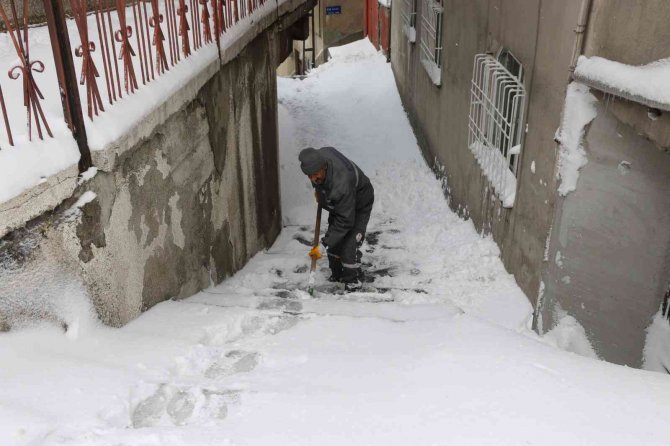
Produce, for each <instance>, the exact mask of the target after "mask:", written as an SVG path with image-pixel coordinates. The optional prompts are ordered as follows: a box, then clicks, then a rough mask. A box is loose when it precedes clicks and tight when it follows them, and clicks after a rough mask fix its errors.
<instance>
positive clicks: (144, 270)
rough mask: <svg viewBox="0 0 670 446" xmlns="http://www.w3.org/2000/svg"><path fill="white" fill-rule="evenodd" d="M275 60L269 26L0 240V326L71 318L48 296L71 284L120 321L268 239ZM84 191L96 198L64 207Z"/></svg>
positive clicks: (192, 287)
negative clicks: (50, 206)
mask: <svg viewBox="0 0 670 446" xmlns="http://www.w3.org/2000/svg"><path fill="white" fill-rule="evenodd" d="M277 59H278V42H277V37H276V30H275V29H273V28H271V29H269V30H267V31H265V32H262V33H261V34H260V35H258V37H256V38H255V39H254V40H253V41H252V42H251V43H249V44H248V45H247V46H246V47H245V48H244V49H243V50H242V51H241V53H240V54H239V55H238V56H237V57H236V58H234V59H233V60H232V61H230V62H228V63H227V64H226V65H225V66H223V67H222V68H221V70H220V71H218V72H216V73H215V74H214V75H213V76H212V78H211V79H210V80H209V81H208V82H207V83H205V84H204V86H202V87H201V88H200V90H199V92H198V94H197V96H196V97H195V99H193V100H191V101H189V102H187V103H186V104H184V105H183V106H182V107H181V108H180V109H179V110H178V111H177V112H176V113H172V114H171V115H169V116H168V117H167V118H166V119H165V120H164V121H163V122H162V123H160V124H158V125H156V126H155V127H154V128H153V130H152V131H151V132H150V133H149V135H148V136H147V137H144V138H142V139H141V140H140V141H139V142H137V143H135V144H134V145H133V146H132V147H127V148H124V149H123V150H120V151H119V155H118V156H117V157H114V159H113V161H110V163H109V164H107V165H105V170H103V171H100V172H99V173H98V174H97V176H96V177H95V178H94V179H92V180H91V181H90V182H88V183H87V184H85V185H83V186H81V187H80V188H79V189H78V190H77V191H76V192H75V197H74V198H71V199H68V200H66V201H65V202H64V203H63V204H61V205H60V206H59V207H57V208H56V209H55V210H54V211H53V212H51V213H47V214H45V215H43V216H41V217H39V218H37V219H36V220H34V221H32V222H30V223H29V224H28V225H27V226H26V227H24V228H22V229H18V230H15V231H13V232H11V233H10V234H8V235H7V236H6V237H4V238H3V239H2V241H0V290H2V295H0V314H2V315H3V316H2V318H0V325H2V324H4V325H5V327H4V328H7V326H8V325H11V324H12V321H13V320H16V318H17V317H18V318H21V317H23V316H26V317H32V316H40V317H52V318H56V319H59V320H64V321H65V322H66V323H71V321H70V320H69V319H68V318H67V317H63V316H62V315H61V314H60V313H59V312H61V310H56V308H60V307H59V305H58V299H57V298H56V297H54V296H69V295H72V292H70V291H68V289H67V288H68V287H71V286H74V287H75V288H77V290H78V291H77V292H78V293H80V294H81V293H83V294H84V295H85V294H88V296H90V298H91V300H92V302H93V306H94V308H95V310H96V311H97V313H98V315H99V316H100V318H101V319H102V320H103V321H104V322H105V323H108V324H111V325H116V326H118V325H122V324H124V323H126V322H128V321H129V320H131V319H133V318H134V317H136V316H137V315H139V313H140V312H141V311H143V310H145V309H147V308H149V307H151V306H153V305H155V304H156V303H158V302H161V301H163V300H165V299H169V298H181V297H186V296H189V295H192V294H194V293H195V292H197V291H199V290H201V289H203V288H205V287H207V286H209V285H210V284H211V283H212V282H214V283H218V282H220V281H221V280H223V279H224V278H225V277H227V276H230V275H231V274H232V273H233V272H235V271H236V270H238V269H239V268H241V267H242V266H243V265H244V264H245V262H246V261H247V260H248V259H249V258H250V257H251V256H252V255H253V254H255V253H256V252H257V251H258V250H259V249H262V248H264V247H267V246H269V245H270V244H271V243H272V242H273V241H274V239H275V238H276V236H277V235H278V233H279V231H280V221H281V220H280V217H281V216H280V201H279V192H278V191H279V187H278V170H277V169H278V167H277V102H276V101H277V99H276V98H277V93H276V75H275V67H276V66H277V64H278V60H277ZM85 190H90V191H93V192H95V194H96V195H97V197H96V199H95V200H93V201H92V202H90V203H88V204H86V205H84V206H83V207H82V209H81V211H77V212H72V211H69V209H70V207H71V206H72V205H73V203H74V201H75V198H76V196H79V195H80V194H82V193H83V192H84V191H85ZM26 283H27V284H28V285H27V286H26ZM68 284H74V285H68ZM37 301H39V302H41V303H42V304H40V305H31V303H33V304H34V303H35V302H37ZM31 312H32V313H36V314H28V313H31ZM3 321H4V322H3ZM0 328H3V327H0Z"/></svg>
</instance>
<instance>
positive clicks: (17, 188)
mask: <svg viewBox="0 0 670 446" xmlns="http://www.w3.org/2000/svg"><path fill="white" fill-rule="evenodd" d="M159 3H160V5H161V9H162V8H163V7H164V2H159ZM276 8H277V2H270V1H268V2H266V3H265V4H264V5H263V6H259V8H258V9H257V10H256V11H255V12H254V14H253V15H250V16H247V17H244V18H241V19H240V21H239V22H238V23H237V24H235V25H234V26H233V27H231V28H229V29H228V30H227V31H226V33H225V34H224V35H223V36H222V37H221V49H222V51H225V50H226V49H227V48H228V47H230V46H231V45H232V44H233V43H234V42H235V41H236V40H237V39H238V38H239V37H240V36H242V35H243V34H244V33H245V32H246V31H247V30H249V29H250V28H252V27H253V26H254V24H255V23H256V22H257V20H258V19H259V18H260V17H263V16H265V15H267V14H270V13H272V12H273V11H276ZM126 9H127V11H126V13H127V16H128V17H133V15H132V9H131V6H128V7H127V8H126ZM112 22H113V24H112V26H113V27H114V29H117V28H118V26H119V25H118V17H117V15H116V14H112ZM67 24H68V32H69V35H70V40H71V42H70V43H71V46H72V48H77V47H79V46H80V42H79V32H78V30H77V27H76V24H75V22H74V20H72V19H71V20H68V23H67ZM164 26H165V25H164ZM88 28H89V30H91V38H95V39H97V31H94V30H97V24H96V19H95V14H90V15H89V16H88ZM133 28H134V25H133ZM133 31H134V32H135V30H133ZM164 32H167V31H166V30H165V29H164ZM28 33H29V36H30V58H31V60H40V61H42V62H43V63H44V65H45V68H44V72H43V73H35V74H34V76H35V82H36V83H37V86H38V87H39V89H40V91H41V92H42V93H43V95H44V100H41V101H40V103H41V105H42V107H43V109H44V114H45V116H46V120H47V122H48V124H49V126H50V128H51V130H52V132H53V135H54V137H53V138H50V137H49V136H48V135H47V134H46V132H44V134H45V139H44V140H43V141H42V140H40V139H39V138H38V137H37V132H36V126H35V124H34V123H33V139H32V142H31V141H29V139H28V131H27V126H26V114H25V109H24V108H23V107H22V106H20V105H19V104H23V90H22V88H20V82H21V80H16V81H8V82H14V84H11V85H13V86H14V88H7V86H8V85H5V88H3V93H4V97H5V103H6V104H7V107H8V113H9V116H8V118H9V124H10V127H11V129H12V134H13V136H14V146H10V145H9V140H8V138H7V135H6V134H5V131H4V126H3V125H0V129H1V130H0V203H2V202H5V201H8V200H10V199H11V198H14V197H15V196H17V195H19V194H21V193H22V192H24V191H25V190H27V189H29V188H31V187H33V186H36V185H37V184H40V183H41V182H42V181H44V180H45V179H46V178H47V177H49V176H51V175H54V174H56V173H58V172H60V171H62V170H64V169H67V168H68V167H71V166H73V165H76V164H77V162H78V161H79V149H78V148H77V144H76V142H75V140H74V138H73V137H72V133H71V132H70V130H69V129H68V128H67V126H66V125H65V121H64V120H63V110H62V106H61V100H60V93H59V87H58V81H57V77H56V71H55V67H54V63H53V55H52V50H51V43H50V40H49V31H48V29H47V28H46V27H45V26H41V27H31V28H29V29H28ZM131 45H132V47H133V49H134V50H135V51H136V52H137V51H139V50H138V49H137V48H136V44H135V40H134V36H133V39H132V41H131ZM97 46H98V47H99V45H97ZM91 56H92V59H93V62H94V63H95V65H96V67H97V68H98V71H99V72H100V74H101V76H100V77H99V78H97V85H98V88H99V89H100V94H101V97H102V101H103V106H104V108H105V111H104V112H101V114H100V115H99V116H95V115H94V119H93V120H92V121H91V120H90V119H89V118H88V116H87V104H88V103H87V101H88V97H87V94H86V86H85V85H79V95H80V98H81V103H82V110H83V113H84V119H85V121H86V132H87V137H88V144H89V147H90V149H91V150H92V151H96V150H103V149H106V148H107V147H108V146H109V145H110V144H111V143H113V142H114V141H116V140H118V139H119V138H120V137H121V136H122V135H124V134H125V133H127V132H128V131H129V130H131V129H132V128H133V127H134V126H136V125H138V123H140V122H141V120H142V119H143V118H144V117H145V116H147V115H149V114H150V113H151V112H152V111H153V110H155V109H157V108H158V107H159V106H160V105H162V104H163V103H165V101H167V100H168V99H169V98H170V97H171V96H173V95H174V94H175V93H176V92H177V91H178V90H179V89H181V88H182V87H183V86H184V85H186V84H188V83H189V82H190V81H191V80H192V79H194V78H195V77H196V76H198V75H199V74H200V73H201V72H202V71H203V70H204V69H205V68H206V67H207V66H209V65H210V64H211V63H212V62H214V61H216V59H217V58H218V52H217V48H216V44H215V43H214V42H212V43H209V44H206V45H203V47H202V48H200V49H198V50H197V51H194V52H193V53H192V54H191V56H189V57H188V60H184V59H183V56H182V61H181V62H180V63H178V64H177V65H175V66H174V67H173V66H170V69H169V71H166V72H165V73H164V74H163V75H161V76H157V77H156V78H155V80H152V81H151V82H148V83H147V84H146V85H143V84H142V77H141V69H140V61H139V57H134V58H133V63H134V68H135V73H136V75H137V82H138V84H139V89H138V90H137V92H136V93H134V94H127V93H126V91H125V90H123V98H122V99H120V100H119V101H118V102H115V103H114V104H113V105H110V104H109V101H108V95H107V87H106V85H105V78H104V75H103V68H102V67H103V61H102V51H93V52H92V53H91ZM73 59H74V64H75V70H76V72H77V73H80V72H81V65H82V58H80V57H74V58H73ZM17 63H18V61H17V56H16V52H15V50H14V47H13V44H12V42H11V39H10V38H9V36H8V34H7V33H1V34H0V67H11V66H14V65H16V64H17ZM119 72H120V74H121V76H123V70H122V67H119ZM43 131H44V129H43Z"/></svg>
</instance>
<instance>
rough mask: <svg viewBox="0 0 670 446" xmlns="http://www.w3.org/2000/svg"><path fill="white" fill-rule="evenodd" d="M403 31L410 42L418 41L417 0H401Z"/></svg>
mask: <svg viewBox="0 0 670 446" xmlns="http://www.w3.org/2000/svg"><path fill="white" fill-rule="evenodd" d="M401 1H402V5H403V6H402V7H401V9H400V16H401V18H402V31H403V33H404V34H405V36H406V37H407V40H408V41H409V42H410V43H415V42H416V2H417V0H401Z"/></svg>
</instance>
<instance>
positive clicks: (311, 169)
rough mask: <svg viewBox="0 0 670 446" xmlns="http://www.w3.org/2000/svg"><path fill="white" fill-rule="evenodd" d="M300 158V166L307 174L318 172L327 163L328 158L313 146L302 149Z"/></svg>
mask: <svg viewBox="0 0 670 446" xmlns="http://www.w3.org/2000/svg"><path fill="white" fill-rule="evenodd" d="M298 159H299V160H300V168H301V169H302V171H303V172H304V173H305V175H312V174H313V173H316V172H318V171H319V169H321V168H322V167H323V165H324V164H326V159H325V158H324V157H323V156H321V154H320V153H319V152H318V151H317V150H316V149H315V148H313V147H307V148H306V149H302V150H301V151H300V155H298Z"/></svg>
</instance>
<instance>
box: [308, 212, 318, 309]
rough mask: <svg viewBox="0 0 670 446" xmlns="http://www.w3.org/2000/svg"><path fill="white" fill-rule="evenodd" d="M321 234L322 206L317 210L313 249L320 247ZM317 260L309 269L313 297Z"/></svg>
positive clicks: (314, 259) (313, 261) (309, 287)
mask: <svg viewBox="0 0 670 446" xmlns="http://www.w3.org/2000/svg"><path fill="white" fill-rule="evenodd" d="M320 234H321V205H319V207H318V209H317V210H316V226H315V228H314V243H312V248H314V247H316V246H319V235H320ZM315 272H316V258H312V266H311V267H310V268H309V285H308V288H307V290H308V292H309V294H310V295H311V296H313V295H314V282H315V281H316V274H315Z"/></svg>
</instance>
